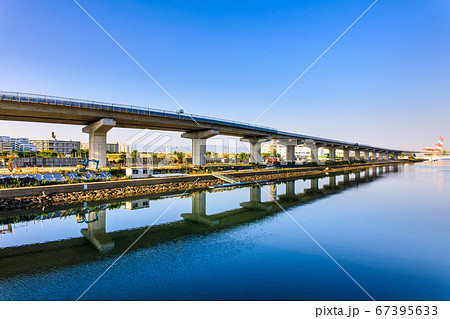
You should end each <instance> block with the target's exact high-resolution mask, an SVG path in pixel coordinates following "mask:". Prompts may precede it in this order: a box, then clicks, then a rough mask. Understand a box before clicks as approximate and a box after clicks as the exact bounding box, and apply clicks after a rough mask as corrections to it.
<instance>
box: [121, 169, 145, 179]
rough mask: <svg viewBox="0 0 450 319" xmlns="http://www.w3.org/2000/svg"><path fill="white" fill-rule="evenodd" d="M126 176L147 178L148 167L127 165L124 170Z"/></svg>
mask: <svg viewBox="0 0 450 319" xmlns="http://www.w3.org/2000/svg"><path fill="white" fill-rule="evenodd" d="M125 173H126V175H127V177H131V178H147V177H149V176H150V169H149V168H148V167H127V168H126V170H125Z"/></svg>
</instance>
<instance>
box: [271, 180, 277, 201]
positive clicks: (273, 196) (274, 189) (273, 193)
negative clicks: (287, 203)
mask: <svg viewBox="0 0 450 319" xmlns="http://www.w3.org/2000/svg"><path fill="white" fill-rule="evenodd" d="M276 199H277V185H276V184H275V185H270V201H274V200H276Z"/></svg>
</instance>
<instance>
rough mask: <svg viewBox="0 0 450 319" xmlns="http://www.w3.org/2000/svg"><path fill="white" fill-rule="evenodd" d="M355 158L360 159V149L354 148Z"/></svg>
mask: <svg viewBox="0 0 450 319" xmlns="http://www.w3.org/2000/svg"><path fill="white" fill-rule="evenodd" d="M355 160H356V161H360V160H361V151H360V150H355Z"/></svg>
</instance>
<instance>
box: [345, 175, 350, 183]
mask: <svg viewBox="0 0 450 319" xmlns="http://www.w3.org/2000/svg"><path fill="white" fill-rule="evenodd" d="M343 177H344V184H348V182H349V181H350V174H344V176H343Z"/></svg>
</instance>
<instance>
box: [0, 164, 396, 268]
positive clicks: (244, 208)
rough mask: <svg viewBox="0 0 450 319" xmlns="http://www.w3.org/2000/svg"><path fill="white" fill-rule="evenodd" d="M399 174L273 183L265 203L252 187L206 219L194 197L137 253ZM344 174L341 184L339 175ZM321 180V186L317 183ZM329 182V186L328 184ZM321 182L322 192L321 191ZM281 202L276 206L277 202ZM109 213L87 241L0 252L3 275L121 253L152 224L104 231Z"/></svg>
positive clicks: (202, 202) (368, 172) (95, 222)
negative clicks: (301, 184) (299, 185)
mask: <svg viewBox="0 0 450 319" xmlns="http://www.w3.org/2000/svg"><path fill="white" fill-rule="evenodd" d="M390 171H394V172H396V171H398V166H397V165H392V166H385V167H372V168H368V169H365V170H362V171H357V172H353V173H348V174H343V175H330V176H327V177H322V178H313V179H309V181H310V185H309V187H308V188H305V189H303V192H301V193H297V192H296V189H295V186H296V185H295V180H288V181H284V182H283V183H285V184H286V185H285V186H286V187H285V192H284V194H278V192H277V191H278V187H277V184H273V185H270V196H269V197H270V199H269V201H262V189H261V187H259V186H257V185H254V186H252V187H249V188H248V189H249V191H250V196H249V201H246V202H243V203H240V207H239V208H235V209H231V210H227V211H225V212H222V213H218V214H214V215H208V214H207V211H206V192H201V193H193V194H192V195H191V198H192V210H191V213H183V214H181V217H182V220H179V221H175V222H170V223H166V224H160V225H155V226H153V227H152V228H151V229H150V230H149V231H147V232H146V233H145V234H144V235H143V236H142V238H141V239H140V240H139V241H138V242H137V243H136V244H135V245H134V246H133V247H132V249H133V250H135V249H139V248H148V247H151V246H154V245H158V244H160V243H162V242H166V241H170V240H174V239H181V238H183V237H185V236H190V235H194V234H207V233H211V232H214V231H217V230H222V229H226V228H230V227H234V226H238V225H241V224H245V223H249V222H254V221H257V220H261V219H263V218H265V217H268V216H271V215H273V214H275V213H278V212H280V211H282V209H281V207H280V205H281V206H282V207H283V208H284V209H286V210H287V209H289V208H292V207H296V206H300V205H302V204H306V203H310V202H312V201H315V200H318V199H321V198H325V197H327V196H331V195H333V194H337V193H340V192H342V191H344V190H346V189H349V188H353V187H357V186H358V185H360V184H363V183H369V182H371V181H373V180H375V179H377V178H378V177H380V176H381V175H382V174H384V173H389V172H390ZM338 176H342V180H341V181H339V182H338V181H337V177H338ZM319 180H321V183H319ZM325 182H327V183H326V184H325ZM319 184H322V185H323V186H322V188H320V187H319ZM277 203H278V204H277ZM106 214H107V209H105V208H100V209H98V210H95V211H91V212H88V213H87V214H86V222H87V228H83V229H81V234H82V235H83V237H84V238H83V237H79V238H72V239H65V240H60V241H53V242H46V243H37V244H30V245H24V246H19V247H7V248H3V249H0V255H1V256H2V258H1V259H0V269H2V272H3V273H4V275H13V274H18V273H27V272H29V271H36V270H37V269H40V270H41V271H42V270H45V269H48V268H50V267H55V266H56V267H57V266H69V265H74V264H78V263H81V262H88V261H93V260H95V259H96V258H97V257H98V251H102V252H105V251H107V252H108V253H109V254H121V253H122V252H124V251H125V250H126V249H127V248H128V247H129V246H130V245H131V244H132V243H133V242H134V241H135V240H136V238H138V237H139V236H140V235H142V233H143V232H144V230H145V229H147V228H148V226H144V227H140V228H135V229H126V230H120V231H115V232H110V233H107V232H106ZM89 242H90V243H91V244H92V245H93V246H94V247H95V248H97V249H93V248H92V245H91V244H89Z"/></svg>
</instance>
